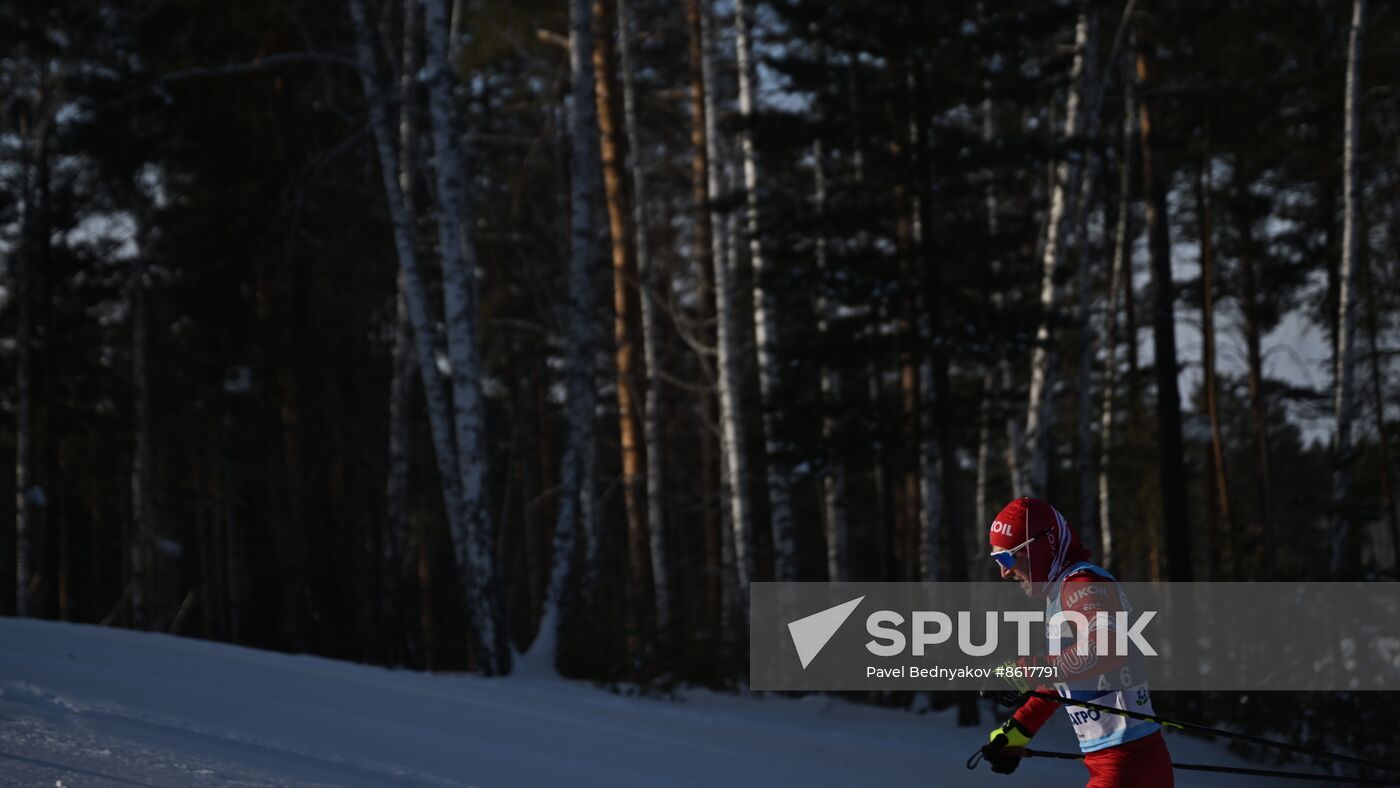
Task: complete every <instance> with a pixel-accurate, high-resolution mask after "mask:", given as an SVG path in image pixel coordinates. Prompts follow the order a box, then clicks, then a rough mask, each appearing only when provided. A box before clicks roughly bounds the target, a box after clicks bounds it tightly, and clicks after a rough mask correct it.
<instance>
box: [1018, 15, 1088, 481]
mask: <svg viewBox="0 0 1400 788" xmlns="http://www.w3.org/2000/svg"><path fill="white" fill-rule="evenodd" d="M1088 36H1089V19H1088V17H1087V16H1085V15H1083V14H1081V15H1080V17H1079V21H1078V22H1077V23H1076V24H1075V28H1074V49H1075V55H1074V65H1073V67H1072V68H1071V70H1070V83H1071V84H1070V88H1069V96H1068V97H1067V98H1066V100H1065V126H1064V133H1063V135H1062V137H1063V140H1064V142H1065V144H1067V145H1073V144H1075V143H1076V142H1077V141H1078V139H1079V136H1080V131H1079V129H1080V123H1081V119H1080V114H1081V113H1080V103H1081V101H1082V96H1083V94H1084V93H1085V90H1084V88H1085V84H1084V75H1085V62H1086V57H1085V54H1086V48H1087V43H1088ZM1078 180H1079V154H1078V152H1075V153H1072V154H1070V155H1069V156H1067V157H1066V158H1064V159H1062V160H1061V161H1060V162H1059V163H1058V164H1056V165H1055V179H1054V185H1053V187H1052V188H1051V191H1050V210H1049V216H1048V218H1047V220H1046V228H1045V249H1044V251H1043V253H1042V257H1041V280H1040V309H1041V317H1040V325H1039V326H1038V327H1037V328H1036V334H1035V350H1034V351H1033V352H1032V354H1031V382H1030V391H1029V395H1028V398H1027V404H1026V436H1025V440H1026V446H1027V450H1028V455H1029V457H1030V460H1029V462H1028V463H1027V466H1026V467H1027V477H1028V478H1027V479H1026V483H1027V486H1028V488H1029V493H1030V494H1031V495H1044V494H1045V491H1046V483H1047V482H1048V480H1049V472H1050V457H1049V452H1050V441H1049V428H1050V425H1049V420H1050V416H1051V407H1050V406H1051V402H1050V390H1051V387H1052V383H1053V378H1054V374H1055V369H1054V365H1055V353H1054V348H1053V346H1052V343H1053V337H1052V333H1053V332H1052V330H1051V323H1052V319H1053V318H1054V315H1055V310H1056V308H1057V302H1058V298H1057V295H1058V294H1057V293H1056V288H1055V277H1056V275H1057V272H1058V271H1059V268H1060V264H1061V262H1062V260H1063V258H1064V246H1065V241H1064V238H1065V236H1066V235H1067V234H1068V230H1069V226H1068V220H1069V218H1070V217H1072V216H1073V212H1072V211H1071V210H1070V208H1069V202H1070V200H1071V199H1073V197H1072V195H1071V194H1070V193H1069V190H1070V189H1072V188H1074V186H1075V184H1076V183H1077V182H1078Z"/></svg>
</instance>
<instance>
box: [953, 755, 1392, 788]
mask: <svg viewBox="0 0 1400 788" xmlns="http://www.w3.org/2000/svg"><path fill="white" fill-rule="evenodd" d="M1002 752H1004V753H1006V754H1007V755H1014V756H1016V757H1018V758H1053V759H1057V760H1062V761H1082V760H1084V755H1083V754H1082V753H1070V752H1050V751H1047V750H1032V749H1029V748H1022V747H1007V748H1006V749H1005V750H1002ZM981 754H982V751H981V750H978V751H977V752H976V753H974V754H973V756H972V758H970V759H968V762H967V768H969V769H974V768H976V767H977V763H978V762H979V761H980V760H981V758H980V757H978V756H980V755H981ZM1172 768H1173V769H1180V770H1182V771H1188V772H1215V773H1218V774H1243V775H1248V776H1250V777H1273V778H1275V779H1279V780H1318V781H1320V782H1328V783H1354V784H1357V785H1393V786H1400V782H1385V781H1383V780H1376V779H1372V778H1369V777H1339V776H1335V775H1331V774H1301V773H1299V772H1283V771H1278V770H1277V769H1253V768H1249V767H1244V766H1216V765H1214V764H1206V763H1173V764H1172Z"/></svg>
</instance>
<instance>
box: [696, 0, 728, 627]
mask: <svg viewBox="0 0 1400 788" xmlns="http://www.w3.org/2000/svg"><path fill="white" fill-rule="evenodd" d="M701 16H702V11H701V6H700V0H685V21H686V32H687V35H686V43H687V50H688V53H689V55H690V57H689V64H688V65H689V69H688V71H689V83H690V85H689V87H690V90H689V99H690V188H691V202H692V207H693V208H694V215H693V218H692V220H691V223H690V224H691V232H690V248H691V256H692V261H691V263H692V268H693V270H694V272H695V276H696V279H697V281H698V287H697V291H698V292H697V296H698V300H699V308H698V310H697V311H698V312H699V316H700V323H701V326H702V327H701V331H700V336H701V337H702V338H703V340H704V341H703V344H704V345H706V346H707V347H704V348H701V351H700V352H699V353H697V354H696V357H697V362H698V364H699V366H700V368H701V370H702V371H703V372H704V376H705V379H706V380H707V381H709V382H710V383H715V381H716V380H717V375H716V374H715V373H714V371H713V368H712V365H711V363H710V358H709V355H708V354H709V352H710V348H711V347H712V346H713V345H714V341H713V340H712V336H713V331H712V328H711V327H712V326H713V325H714V323H715V322H716V320H715V299H714V260H715V249H714V248H713V246H712V244H713V242H714V237H715V228H714V227H712V226H711V222H710V199H711V192H710V164H709V144H708V141H707V140H708V136H709V135H708V134H707V132H706V129H707V124H706V118H707V116H708V113H707V112H706V110H705V107H706V104H705V100H706V95H707V91H706V89H705V63H706V61H707V59H708V56H707V55H706V50H705V35H704V25H703V23H702V21H701ZM715 388H718V386H717V385H716V386H715ZM699 399H700V402H699V412H700V413H699V415H700V418H699V419H698V421H699V422H700V428H699V433H700V435H699V438H700V439H699V444H700V457H699V461H700V473H699V482H700V521H701V526H702V528H704V531H705V579H706V587H705V598H706V600H707V605H706V608H707V610H708V611H709V616H710V624H711V627H712V628H713V629H714V630H723V629H724V622H723V618H724V611H725V610H726V605H725V604H724V601H723V600H724V594H725V593H726V591H725V589H726V588H728V585H727V584H726V583H725V574H726V572H725V570H724V563H725V562H724V558H723V556H724V552H725V550H724V544H725V543H726V541H727V540H728V539H729V537H728V536H727V534H728V533H729V532H728V530H727V527H728V521H727V520H726V518H727V516H728V515H727V514H724V513H725V512H728V511H729V509H728V506H729V493H728V492H727V491H720V490H721V488H722V487H723V485H724V483H722V482H719V481H718V479H717V477H716V476H715V471H716V469H720V474H719V477H720V478H724V479H727V478H728V471H726V470H723V468H722V466H723V464H724V459H723V457H722V456H721V455H722V454H723V449H722V448H717V447H716V443H717V439H716V430H715V429H714V428H713V427H712V426H711V425H714V424H717V423H718V421H719V416H718V404H717V399H718V397H717V396H716V393H712V392H711V391H706V392H703V393H702V394H701V395H700V397H699ZM718 442H722V438H721V439H720V440H719V441H718ZM716 491H720V494H719V495H718V496H715V495H714V493H715V492H716ZM715 500H719V501H720V502H721V503H720V505H719V506H715V505H713V503H712V501H715Z"/></svg>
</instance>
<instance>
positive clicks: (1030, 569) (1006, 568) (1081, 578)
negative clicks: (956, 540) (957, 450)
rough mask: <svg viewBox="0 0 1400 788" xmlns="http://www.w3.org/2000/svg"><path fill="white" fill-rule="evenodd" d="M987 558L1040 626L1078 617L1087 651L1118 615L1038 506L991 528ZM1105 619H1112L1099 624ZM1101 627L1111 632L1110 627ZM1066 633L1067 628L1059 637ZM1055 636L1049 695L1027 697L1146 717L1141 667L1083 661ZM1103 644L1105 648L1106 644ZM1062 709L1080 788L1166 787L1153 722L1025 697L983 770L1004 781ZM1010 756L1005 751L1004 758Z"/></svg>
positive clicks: (993, 743)
mask: <svg viewBox="0 0 1400 788" xmlns="http://www.w3.org/2000/svg"><path fill="white" fill-rule="evenodd" d="M990 539H991V545H992V559H993V560H995V561H996V563H997V566H998V568H999V569H1000V570H1001V576H1002V578H1003V579H1005V580H1015V581H1016V582H1018V583H1020V585H1021V590H1022V591H1024V592H1025V594H1026V595H1027V596H1032V597H1039V598H1043V599H1044V600H1045V620H1046V621H1047V622H1048V621H1049V620H1050V617H1051V616H1053V615H1054V614H1055V613H1057V612H1060V611H1071V610H1073V611H1078V612H1080V613H1082V614H1084V616H1085V618H1086V619H1087V620H1088V621H1089V622H1090V631H1089V633H1088V634H1089V635H1090V638H1089V642H1091V643H1093V642H1096V641H1095V640H1094V637H1095V636H1096V634H1095V632H1094V629H1093V625H1094V624H1095V623H1096V620H1097V619H1098V617H1096V616H1095V615H1094V614H1095V613H1097V612H1099V611H1106V612H1109V613H1112V612H1115V611H1119V610H1124V611H1126V610H1128V609H1129V608H1128V601H1127V599H1126V598H1125V597H1124V596H1123V593H1122V591H1121V589H1120V588H1119V586H1118V582H1117V581H1116V580H1115V579H1114V578H1113V575H1111V574H1109V573H1108V571H1107V570H1105V569H1103V568H1102V567H1099V566H1096V565H1094V564H1091V563H1089V560H1088V559H1089V555H1090V553H1089V550H1088V549H1087V548H1085V547H1084V545H1083V544H1082V543H1080V541H1079V537H1078V536H1077V535H1076V534H1075V532H1074V529H1072V528H1070V526H1069V523H1068V522H1066V521H1065V518H1064V515H1062V514H1060V513H1059V512H1058V511H1056V509H1055V507H1053V506H1051V505H1050V504H1048V503H1046V502H1045V501H1041V500H1037V499H1035V498H1018V499H1016V500H1014V501H1012V502H1011V503H1009V504H1007V505H1006V508H1004V509H1002V510H1001V512H1000V513H999V514H998V515H997V516H996V520H995V521H993V522H992V527H991V534H990ZM1108 618H1109V620H1110V621H1111V620H1112V618H1113V617H1112V616H1109V617H1108ZM1110 626H1111V624H1110ZM1066 629H1068V628H1066ZM1047 634H1049V635H1055V636H1058V637H1061V638H1062V640H1061V647H1060V651H1059V653H1060V656H1059V657H1056V658H1054V663H1053V664H1054V665H1055V667H1056V668H1057V678H1056V681H1055V686H1053V687H1052V686H1041V687H1037V690H1039V691H1040V692H1044V693H1050V694H1058V695H1061V696H1065V697H1068V698H1070V699H1072V700H1080V701H1089V702H1092V703H1096V704H1098V705H1101V706H1112V707H1114V708H1120V709H1129V710H1132V711H1136V712H1142V713H1144V714H1149V715H1150V714H1152V713H1153V712H1152V699H1151V696H1150V695H1149V693H1148V690H1147V683H1146V677H1145V675H1143V673H1142V668H1141V666H1140V665H1138V664H1137V661H1136V660H1135V659H1134V658H1132V657H1131V656H1098V655H1097V654H1096V652H1097V650H1098V649H1088V650H1087V651H1088V652H1089V653H1083V652H1082V650H1081V649H1079V648H1077V644H1076V642H1075V639H1076V638H1077V637H1078V636H1079V633H1073V634H1070V633H1068V632H1065V633H1063V634H1061V633H1050V632H1048V631H1047ZM1109 642H1110V643H1111V642H1113V641H1112V640H1110V641H1109ZM1060 705H1064V707H1065V711H1066V712H1068V713H1069V717H1070V721H1071V723H1072V724H1073V725H1074V732H1075V734H1076V735H1077V736H1078V737H1079V749H1080V750H1081V751H1083V753H1084V764H1085V766H1087V767H1088V768H1089V782H1088V784H1087V786H1086V788H1130V787H1131V788H1170V787H1171V786H1172V785H1173V778H1172V764H1171V756H1170V754H1169V753H1168V752H1167V744H1166V741H1164V740H1163V738H1162V732H1161V730H1160V726H1158V724H1157V723H1155V722H1147V721H1143V720H1137V719H1132V718H1129V717H1123V716H1119V715H1116V714H1110V713H1108V712H1100V711H1097V710H1088V709H1084V708H1083V707H1077V706H1072V705H1069V704H1060V703H1056V702H1054V701H1049V700H1045V699H1043V698H1036V697H1030V698H1027V700H1026V702H1025V704H1024V705H1022V706H1021V707H1020V708H1019V709H1017V710H1016V713H1015V714H1013V715H1012V717H1011V719H1009V720H1007V721H1006V722H1005V723H1003V724H1002V725H1000V726H998V727H997V728H996V729H994V730H993V731H992V732H991V735H990V736H989V737H988V738H989V741H988V743H987V745H986V746H984V747H983V748H982V753H983V756H984V757H985V758H986V759H987V761H988V762H990V763H991V765H992V771H994V772H997V773H1000V774H1010V773H1012V772H1014V771H1015V770H1016V767H1017V765H1019V764H1020V761H1021V759H1020V757H1018V756H1016V755H1015V754H1014V753H1013V752H1012V751H1014V749H1015V748H1024V747H1026V746H1027V745H1028V744H1029V743H1030V740H1031V737H1032V736H1034V735H1035V733H1036V731H1038V730H1040V726H1042V725H1044V724H1045V723H1046V722H1047V721H1048V720H1049V719H1050V717H1051V715H1052V714H1054V712H1055V709H1056V708H1057V707H1058V706H1060ZM1008 750H1012V751H1008Z"/></svg>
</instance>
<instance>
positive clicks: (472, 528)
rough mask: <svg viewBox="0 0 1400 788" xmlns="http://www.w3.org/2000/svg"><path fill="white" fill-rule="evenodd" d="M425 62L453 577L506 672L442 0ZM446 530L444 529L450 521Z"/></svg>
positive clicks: (488, 658) (488, 666)
mask: <svg viewBox="0 0 1400 788" xmlns="http://www.w3.org/2000/svg"><path fill="white" fill-rule="evenodd" d="M424 12H425V13H424V29H425V30H426V31H427V51H426V53H425V57H424V71H425V78H426V81H427V85H428V110H429V112H428V116H429V118H430V120H431V124H430V125H431V131H432V141H433V174H434V178H435V181H436V187H437V189H436V193H437V211H436V212H435V214H436V217H437V231H438V247H439V250H440V254H441V255H442V273H443V288H442V292H443V310H444V311H443V318H444V323H445V324H446V326H447V355H448V360H449V361H450V363H451V366H452V401H453V427H454V429H453V432H454V436H455V437H456V440H457V452H458V455H457V456H458V461H457V473H458V475H459V477H460V479H461V482H460V484H461V492H462V507H463V517H462V520H461V521H460V522H459V523H457V524H456V525H455V527H453V528H452V547H453V550H454V552H455V554H456V558H457V566H458V571H461V572H465V573H466V582H465V587H466V592H467V595H468V599H467V608H468V609H469V610H470V611H471V614H472V626H473V629H474V635H475V636H476V639H477V642H478V643H479V645H480V647H481V653H482V656H483V667H484V668H485V670H486V672H487V673H503V672H507V671H509V670H510V661H509V652H508V651H507V650H506V649H505V647H504V646H505V641H504V639H503V638H502V637H501V633H500V630H499V627H500V619H501V616H500V611H499V609H498V604H499V603H498V597H499V589H498V588H497V586H496V578H495V563H494V560H493V557H494V556H495V553H496V550H495V536H494V534H493V533H492V529H491V525H490V523H489V521H488V518H487V513H486V489H485V476H486V463H485V457H486V446H485V423H484V421H485V409H484V406H483V403H482V397H481V359H480V354H479V351H478V349H477V334H476V317H477V295H476V249H475V246H474V244H473V242H472V239H471V237H470V235H469V234H468V233H467V232H466V228H467V227H470V226H471V222H470V221H469V218H468V213H467V211H468V201H467V200H466V199H465V196H466V184H465V182H464V180H463V175H464V173H465V168H464V167H463V165H462V159H461V156H460V155H459V154H458V145H459V143H460V140H461V135H460V134H459V133H458V131H457V128H456V126H457V124H456V122H455V108H454V105H453V92H454V90H455V86H456V84H457V79H456V77H455V76H454V74H453V71H452V62H451V59H450V57H449V47H448V40H447V38H448V35H447V25H448V20H447V8H446V3H445V2H444V0H426V2H425V5H424ZM449 524H450V523H449Z"/></svg>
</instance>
